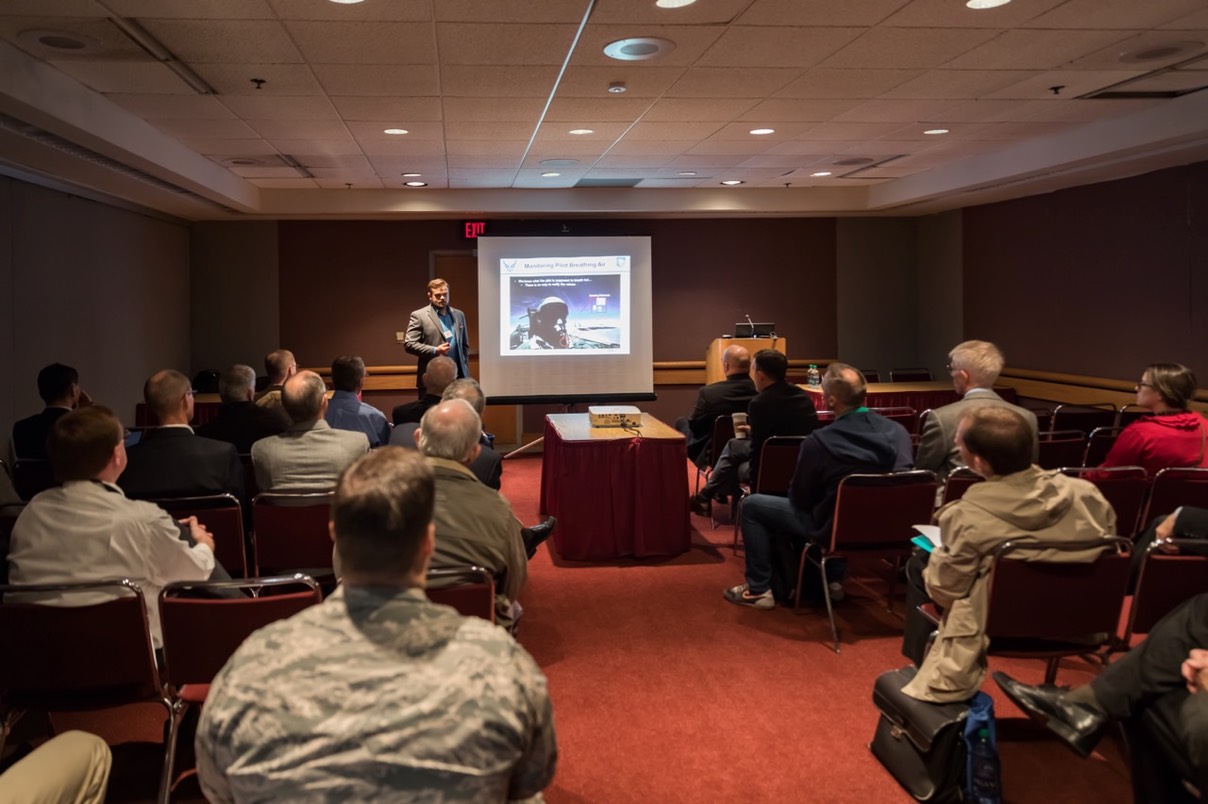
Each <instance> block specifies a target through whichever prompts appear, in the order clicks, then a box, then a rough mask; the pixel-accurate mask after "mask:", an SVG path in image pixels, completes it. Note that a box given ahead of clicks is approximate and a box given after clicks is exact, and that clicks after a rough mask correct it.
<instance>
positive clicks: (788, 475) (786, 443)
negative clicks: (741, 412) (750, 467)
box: [751, 436, 806, 497]
mask: <svg viewBox="0 0 1208 804" xmlns="http://www.w3.org/2000/svg"><path fill="white" fill-rule="evenodd" d="M805 439H806V436H772V437H771V438H769V439H768V440H767V441H765V442H763V447H762V449H760V451H759V474H758V475H756V477H755V488H753V489H752V490H751V492H752V493H753V494H775V495H777V496H779V497H785V496H788V493H789V482H790V481H792V479H793V472H795V471H797V456H798V455H800V454H801V442H802V441H804V440H805Z"/></svg>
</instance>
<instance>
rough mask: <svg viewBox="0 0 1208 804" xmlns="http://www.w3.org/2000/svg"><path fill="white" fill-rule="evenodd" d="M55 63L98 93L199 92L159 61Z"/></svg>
mask: <svg viewBox="0 0 1208 804" xmlns="http://www.w3.org/2000/svg"><path fill="white" fill-rule="evenodd" d="M53 64H54V66H55V67H57V68H59V69H60V70H62V71H63V72H65V73H67V74H68V75H70V76H71V77H72V78H74V79H76V80H77V81H79V82H80V83H81V84H83V85H84V86H86V87H89V88H90V89H95V90H96V91H97V92H114V93H117V92H120V93H138V94H141V93H145V94H151V95H156V94H159V95H196V94H197V92H196V91H195V90H194V89H193V88H192V87H190V86H189V85H188V84H186V83H185V82H184V79H182V78H181V77H180V76H179V75H177V74H176V73H174V72H172V71H171V70H170V69H168V68H167V67H166V66H164V65H163V64H160V63H158V62H139V61H90V60H84V59H72V60H69V61H56V62H53Z"/></svg>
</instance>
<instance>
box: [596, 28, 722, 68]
mask: <svg viewBox="0 0 1208 804" xmlns="http://www.w3.org/2000/svg"><path fill="white" fill-rule="evenodd" d="M725 30H726V29H725V27H724V26H721V25H643V26H642V27H641V28H640V29H638V30H635V27H634V25H633V24H632V23H629V24H626V25H598V24H595V23H593V24H591V25H589V26H587V28H586V29H585V30H584V31H583V36H582V38H581V39H580V40H579V45H578V47H576V48H575V56H574V60H573V62H572V64H575V65H576V66H592V67H603V66H610V67H612V66H615V67H617V68H620V69H623V70H631V71H640V70H643V69H645V68H646V67H688V66H691V65H692V64H694V63H696V62H697V61H698V60H699V59H700V58H701V56H703V55H704V54H705V52H706V51H707V50H709V48H710V47H712V46H713V44H714V43H715V42H717V40H718V39H719V38H720V37H721V35H722V34H723V33H725ZM635 36H642V37H648V38H654V39H666V40H667V41H669V42H671V43H672V44H673V45H674V47H673V48H671V49H670V50H667V51H664V52H662V53H660V54H659V55H658V56H656V57H655V58H652V59H649V60H647V61H635V62H624V61H616V60H614V59H613V58H612V57H610V56H608V55H606V54H605V53H604V47H605V45H608V44H610V43H612V42H615V41H617V40H619V39H629V38H631V37H635Z"/></svg>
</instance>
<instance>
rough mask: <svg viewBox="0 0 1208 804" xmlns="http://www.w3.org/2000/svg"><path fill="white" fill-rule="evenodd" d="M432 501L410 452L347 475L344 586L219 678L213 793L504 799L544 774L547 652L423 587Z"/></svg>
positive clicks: (205, 714) (268, 633) (206, 747)
mask: <svg viewBox="0 0 1208 804" xmlns="http://www.w3.org/2000/svg"><path fill="white" fill-rule="evenodd" d="M288 393H289V392H288V388H287V390H286V394H288ZM444 404H445V405H460V406H463V407H464V408H465V413H467V414H469V413H472V411H471V410H470V409H469V406H468V405H465V403H463V402H451V403H448V402H447V403H444ZM471 435H473V434H472V433H471ZM470 443H473V442H472V440H471V442H470ZM448 463H449V464H450V465H451V466H456V465H457V464H456V463H453V462H448ZM472 482H474V481H472ZM474 486H475V487H477V488H479V489H483V491H486V492H488V493H493V492H489V490H487V489H484V488H483V487H482V486H481V485H480V484H478V483H477V482H474ZM433 499H434V491H433V479H432V470H431V469H429V468H428V466H426V465H425V462H424V460H423V459H421V458H420V457H419V456H418V455H417V454H416V453H415V452H410V451H407V450H401V449H397V448H393V447H385V448H383V449H380V450H375V451H374V452H372V453H370V454H369V455H368V456H366V457H364V458H361V459H360V460H358V461H356V462H355V463H354V464H353V465H352V466H351V467H350V468H349V469H348V471H347V472H345V473H344V475H343V477H342V478H341V479H340V484H339V486H338V488H337V489H336V494H335V500H334V502H333V504H332V510H331V519H332V523H331V524H332V534H333V536H334V539H335V547H336V550H337V552H338V553H339V554H340V555H341V556H342V557H343V573H344V575H343V583H342V584H341V585H340V586H339V588H337V589H336V591H335V592H334V593H333V594H332V595H331V597H329V598H328V599H327V600H326V601H325V602H324V603H322V604H321V605H318V606H313V607H311V608H309V609H307V610H305V611H303V612H302V613H300V614H297V615H295V616H293V617H291V618H289V619H288V620H283V621H280V622H277V623H273V624H272V625H269V626H268V627H266V628H262V629H261V630H259V631H257V632H256V633H255V634H253V635H252V636H251V637H249V638H248V639H247V641H245V642H244V643H243V645H242V646H241V647H240V648H239V649H238V650H237V651H236V652H235V654H234V656H233V657H232V658H231V659H230V661H228V662H227V664H226V666H225V667H224V668H223V669H222V671H221V672H220V673H219V674H218V676H217V678H215V679H214V683H213V685H212V686H211V687H210V692H209V696H208V697H207V699H206V705H205V708H204V709H203V710H202V713H201V721H200V724H199V725H198V728H197V739H196V749H197V750H196V753H197V771H198V778H199V781H200V783H201V789H202V792H203V793H204V794H205V796H206V798H207V799H209V800H210V801H252V800H270V799H271V800H276V801H505V800H517V799H525V798H529V797H532V796H537V795H538V794H539V793H540V792H541V790H542V789H543V788H544V787H545V786H546V785H547V784H549V782H550V781H551V780H552V778H553V775H554V766H555V763H556V759H557V747H556V740H555V734H554V724H553V719H552V708H551V705H550V700H549V694H548V691H547V689H546V680H545V677H544V675H542V673H541V670H540V669H539V668H538V667H537V664H536V662H534V661H533V660H532V658H531V657H530V656H529V655H528V654H527V653H526V652H525V651H524V649H523V648H521V647H520V646H519V645H518V644H516V642H515V641H514V640H513V639H512V637H510V636H509V635H508V634H507V633H506V632H505V631H504V630H503V629H500V628H496V627H494V626H493V625H491V624H490V623H488V622H487V621H485V620H482V619H479V618H476V617H463V616H461V615H459V614H458V613H457V612H456V611H454V610H453V609H452V608H449V607H447V606H440V605H436V604H433V603H430V602H429V601H428V599H427V598H426V597H425V595H424V579H425V575H426V573H427V569H428V563H429V559H430V558H431V557H432V554H433V551H434V549H435V539H434V535H433V534H434V531H435V529H434V527H433V524H432V513H433ZM538 800H540V799H539V798H538Z"/></svg>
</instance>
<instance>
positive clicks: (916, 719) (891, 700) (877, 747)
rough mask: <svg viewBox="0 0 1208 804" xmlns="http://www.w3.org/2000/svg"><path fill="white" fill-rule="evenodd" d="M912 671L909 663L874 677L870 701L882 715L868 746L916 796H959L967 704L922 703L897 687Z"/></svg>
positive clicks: (939, 798) (922, 798)
mask: <svg viewBox="0 0 1208 804" xmlns="http://www.w3.org/2000/svg"><path fill="white" fill-rule="evenodd" d="M914 674H915V668H914V667H903V668H902V669H901V670H889V671H887V672H884V673H882V674H881V675H880V676H878V677H877V681H876V684H874V685H873V690H872V702H873V704H875V705H876V707H877V709H878V710H879V711H880V713H881V717H880V719H879V720H878V721H877V731H876V733H875V734H874V735H873V738H872V742H871V743H870V744H869V746H868V747H869V748H870V749H872V753H873V756H875V757H876V758H877V760H879V761H880V763H881V764H882V765H884V766H885V769H886V770H888V771H889V772H890V773H891V774H893V778H895V779H897V780H898V784H900V785H902V787H903V788H905V790H906V792H908V793H910V795H912V796H914V797H915V798H916V799H917V800H919V801H934V802H956V801H963V800H964V792H965V750H966V749H965V738H964V729H965V718H966V716H967V715H968V713H969V706H968V704H967V703H951V704H934V703H927V702H926V701H920V700H917V699H915V698H911V697H910V696H909V695H906V694H904V693H903V692H902V687H904V686H906V684H907V683H908V682H909V681H910V680H911V679H912V678H914Z"/></svg>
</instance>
